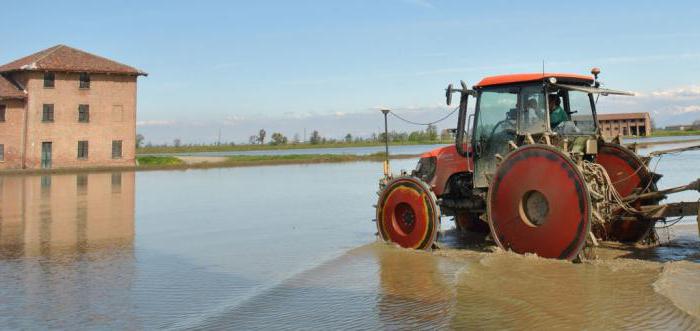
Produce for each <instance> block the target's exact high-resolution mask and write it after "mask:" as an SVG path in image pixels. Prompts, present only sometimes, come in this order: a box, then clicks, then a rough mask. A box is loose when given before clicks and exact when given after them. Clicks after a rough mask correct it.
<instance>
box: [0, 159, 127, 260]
mask: <svg viewBox="0 0 700 331" xmlns="http://www.w3.org/2000/svg"><path fill="white" fill-rule="evenodd" d="M134 177H135V176H134V173H133V172H123V173H122V172H117V173H90V174H65V175H43V176H8V177H0V257H3V258H17V257H21V256H37V255H38V256H50V255H51V254H53V253H55V252H69V251H75V250H78V251H84V250H85V249H87V248H88V247H97V246H102V245H114V244H117V245H119V246H126V247H130V246H131V245H132V243H133V239H134ZM88 192H89V194H88Z"/></svg>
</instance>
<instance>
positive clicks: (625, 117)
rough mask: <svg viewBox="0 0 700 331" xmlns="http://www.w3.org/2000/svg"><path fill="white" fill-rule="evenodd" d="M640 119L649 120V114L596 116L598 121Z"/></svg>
mask: <svg viewBox="0 0 700 331" xmlns="http://www.w3.org/2000/svg"><path fill="white" fill-rule="evenodd" d="M640 118H649V113H615V114H598V120H599V121H616V120H635V119H640Z"/></svg>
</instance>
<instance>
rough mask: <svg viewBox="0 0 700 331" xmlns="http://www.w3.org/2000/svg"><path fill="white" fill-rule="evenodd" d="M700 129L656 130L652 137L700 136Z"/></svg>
mask: <svg viewBox="0 0 700 331" xmlns="http://www.w3.org/2000/svg"><path fill="white" fill-rule="evenodd" d="M699 135H700V130H683V131H681V130H673V131H672V130H655V131H653V132H652V133H651V136H652V137H671V136H699Z"/></svg>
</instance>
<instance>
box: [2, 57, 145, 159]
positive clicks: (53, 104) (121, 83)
mask: <svg viewBox="0 0 700 331" xmlns="http://www.w3.org/2000/svg"><path fill="white" fill-rule="evenodd" d="M138 76H146V73H145V72H143V71H140V70H138V69H136V68H133V67H130V66H127V65H124V64H121V63H118V62H115V61H112V60H109V59H106V58H103V57H100V56H97V55H93V54H90V53H87V52H84V51H81V50H78V49H74V48H71V47H68V46H64V45H58V46H54V47H51V48H49V49H45V50H43V51H40V52H38V53H35V54H32V55H29V56H26V57H23V58H21V59H19V60H16V61H13V62H10V63H7V64H5V65H2V66H0V169H25V168H27V169H37V168H68V167H100V166H127V165H134V158H135V152H136V150H135V149H136V148H135V139H136V138H135V137H136V81H137V78H138Z"/></svg>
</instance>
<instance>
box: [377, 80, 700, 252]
mask: <svg viewBox="0 0 700 331" xmlns="http://www.w3.org/2000/svg"><path fill="white" fill-rule="evenodd" d="M599 72H600V71H599V70H598V69H595V68H594V70H593V71H592V74H593V76H585V75H576V74H560V73H536V74H515V75H504V76H493V77H487V78H484V79H483V80H481V81H480V82H479V83H478V84H476V85H475V86H473V88H472V89H468V88H467V86H466V84H465V83H464V82H462V83H461V85H462V86H461V89H455V88H453V87H452V85H449V86H448V87H447V93H446V98H447V104H448V105H449V104H450V103H451V98H452V95H453V93H459V94H460V96H461V98H460V104H459V112H458V114H459V116H458V120H457V129H456V130H455V144H454V145H451V146H447V147H442V148H438V149H435V150H433V151H430V152H428V153H425V154H423V155H422V156H421V158H420V161H419V162H418V165H417V167H416V169H415V170H414V171H413V172H412V173H411V174H406V173H404V174H403V175H401V176H397V177H394V176H392V175H390V174H386V175H385V178H384V179H382V180H381V181H380V192H379V200H378V203H377V207H376V208H377V210H376V212H377V218H376V223H377V228H378V234H379V236H380V237H381V238H382V239H383V240H385V241H387V242H393V243H396V244H398V245H400V246H402V247H406V248H414V249H430V248H432V247H434V244H435V241H436V238H437V234H438V232H439V230H440V219H441V216H453V217H454V219H455V222H456V227H457V228H458V229H460V230H462V231H474V232H481V233H484V234H490V237H491V238H492V239H493V241H495V242H496V244H497V245H498V246H500V247H501V248H503V249H506V250H512V251H514V252H517V253H521V254H524V253H534V254H537V255H539V256H541V257H547V258H557V259H566V260H573V259H577V258H585V256H583V255H584V254H583V253H582V252H583V251H584V248H586V247H593V246H597V245H598V242H599V241H600V240H608V241H620V242H638V241H642V240H650V241H654V239H655V233H654V224H655V223H656V222H657V221H659V220H664V219H665V218H666V217H671V216H690V215H698V203H696V202H681V203H669V204H663V205H662V204H660V201H661V200H663V199H665V198H666V197H667V195H668V194H670V193H676V192H680V191H684V190H698V191H700V181H698V180H696V181H694V182H692V183H690V184H688V185H685V186H681V187H675V188H671V189H667V190H658V189H657V187H656V183H657V181H658V180H659V178H660V177H661V176H660V175H658V174H656V173H654V172H653V171H651V170H650V169H649V167H648V163H649V159H650V158H649V157H640V156H639V155H637V154H636V153H635V152H634V151H633V150H632V149H629V148H627V147H625V146H623V145H622V144H621V143H620V139H619V138H616V139H613V140H612V141H606V140H604V139H603V137H602V135H601V133H600V130H599V128H598V121H597V118H596V108H595V107H596V100H597V97H598V96H599V95H611V94H617V95H632V94H631V93H628V92H623V91H616V90H610V89H606V88H602V87H600V84H599V82H598V74H599ZM470 97H472V98H475V99H476V107H475V111H474V114H472V115H468V114H467V103H468V101H469V98H470ZM472 117H473V120H471V119H472ZM467 123H471V125H470V126H471V129H468V127H469V125H467Z"/></svg>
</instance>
